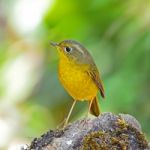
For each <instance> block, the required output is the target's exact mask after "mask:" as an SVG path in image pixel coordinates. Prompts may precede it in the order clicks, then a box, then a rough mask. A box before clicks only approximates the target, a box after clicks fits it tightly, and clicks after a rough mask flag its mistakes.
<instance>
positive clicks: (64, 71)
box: [58, 59, 98, 100]
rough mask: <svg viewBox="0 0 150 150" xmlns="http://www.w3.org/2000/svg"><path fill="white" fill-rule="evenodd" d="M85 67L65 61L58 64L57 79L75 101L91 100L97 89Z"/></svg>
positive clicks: (62, 60)
mask: <svg viewBox="0 0 150 150" xmlns="http://www.w3.org/2000/svg"><path fill="white" fill-rule="evenodd" d="M87 69H88V66H87V65H78V64H75V63H74V62H70V61H68V60H67V59H61V60H60V62H59V69H58V70H59V79H60V81H61V83H62V84H63V86H64V88H65V89H66V90H67V91H68V93H69V94H70V95H71V96H72V97H73V98H74V99H75V100H92V99H93V98H94V97H95V96H96V95H97V92H98V88H97V87H96V85H95V84H94V82H93V80H92V79H91V78H90V76H89V75H88V74H87V72H86V70H87Z"/></svg>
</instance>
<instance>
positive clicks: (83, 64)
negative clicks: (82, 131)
mask: <svg viewBox="0 0 150 150" xmlns="http://www.w3.org/2000/svg"><path fill="white" fill-rule="evenodd" d="M50 43H51V45H52V46H54V47H56V48H57V49H58V52H59V56H60V60H59V68H58V72H59V79H60V81H61V83H62V85H63V86H64V88H65V89H66V91H67V92H68V93H69V94H70V95H71V96H72V97H73V99H74V102H73V104H72V107H71V109H70V112H69V114H68V116H67V119H66V121H65V125H66V124H67V123H68V120H69V117H70V115H71V112H72V110H73V107H74V106H75V103H76V101H78V100H79V101H84V100H86V101H88V102H89V111H88V112H91V113H92V114H93V115H95V116H98V115H99V114H100V110H99V105H98V100H97V93H98V90H99V91H100V93H101V96H102V97H103V98H104V88H103V84H102V81H101V78H100V74H99V72H98V69H97V67H96V65H95V63H94V61H93V59H92V57H91V55H90V53H89V52H88V51H87V50H86V49H85V48H84V47H83V46H82V45H81V44H80V43H78V42H76V41H73V40H64V41H62V42H60V43H54V42H50Z"/></svg>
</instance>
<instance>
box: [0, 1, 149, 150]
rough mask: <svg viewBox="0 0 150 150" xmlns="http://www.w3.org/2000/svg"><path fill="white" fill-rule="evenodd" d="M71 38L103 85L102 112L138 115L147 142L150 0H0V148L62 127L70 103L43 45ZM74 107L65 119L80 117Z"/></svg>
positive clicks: (82, 107) (82, 106)
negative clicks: (83, 50)
mask: <svg viewBox="0 0 150 150" xmlns="http://www.w3.org/2000/svg"><path fill="white" fill-rule="evenodd" d="M64 39H74V40H77V41H79V42H80V43H82V44H83V45H84V46H85V47H86V48H87V49H88V50H89V51H90V53H91V55H92V56H93V57H94V60H95V62H96V64H97V66H98V68H99V70H100V72H101V75H102V79H103V82H104V85H105V91H106V100H104V101H102V100H100V99H101V98H100V95H99V100H100V105H101V109H102V112H113V113H116V114H118V113H128V114H131V115H133V116H135V117H136V118H137V120H139V121H140V123H141V125H142V129H143V131H144V132H145V134H146V136H147V137H149V139H150V129H149V126H150V100H149V97H150V1H149V0H143V1H141V0H126V1H121V0H94V1H91V0H82V1H81V0H1V1H0V139H1V140H0V149H9V150H14V149H16V147H18V146H20V145H21V144H26V143H29V142H30V141H31V140H32V139H33V138H34V137H36V136H40V135H41V134H42V133H43V132H46V131H47V130H49V129H50V128H51V129H53V128H55V127H56V126H57V125H59V124H60V122H62V120H63V119H64V118H65V116H66V115H67V113H68V111H69V108H70V106H71V104H72V98H71V97H70V96H69V95H68V94H67V93H66V92H65V90H64V89H63V87H62V85H61V84H60V82H59V80H58V77H57V64H58V55H57V52H56V51H55V50H54V49H53V48H52V47H50V45H49V41H56V42H59V41H62V40H64ZM86 111H87V103H86V102H83V103H80V102H78V104H77V105H76V107H75V109H74V112H73V114H72V116H71V121H73V120H75V119H77V118H83V117H84V116H85V113H86Z"/></svg>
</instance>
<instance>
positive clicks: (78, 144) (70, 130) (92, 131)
mask: <svg viewBox="0 0 150 150" xmlns="http://www.w3.org/2000/svg"><path fill="white" fill-rule="evenodd" d="M27 150H150V148H149V146H148V141H147V140H146V138H145V136H144V134H143V133H142V131H141V126H140V124H139V123H138V121H137V120H136V119H135V118H134V117H132V116H131V115H125V114H119V115H114V114H112V113H103V114H101V115H100V116H99V117H97V118H94V119H90V118H88V119H82V120H79V121H76V122H74V123H72V124H69V125H68V126H67V127H66V128H64V129H59V130H58V129H57V130H53V131H52V130H50V131H49V132H47V133H45V134H43V135H42V136H41V137H40V138H35V139H34V140H33V141H32V142H31V145H30V146H29V147H28V148H27Z"/></svg>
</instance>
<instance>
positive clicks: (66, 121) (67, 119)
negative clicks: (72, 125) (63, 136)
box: [64, 100, 76, 127]
mask: <svg viewBox="0 0 150 150" xmlns="http://www.w3.org/2000/svg"><path fill="white" fill-rule="evenodd" d="M75 104H76V100H74V102H73V104H72V106H71V109H70V111H69V113H68V116H67V118H66V120H65V123H64V127H65V126H66V125H67V124H68V121H69V118H70V116H71V113H72V111H73V108H74V106H75Z"/></svg>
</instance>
